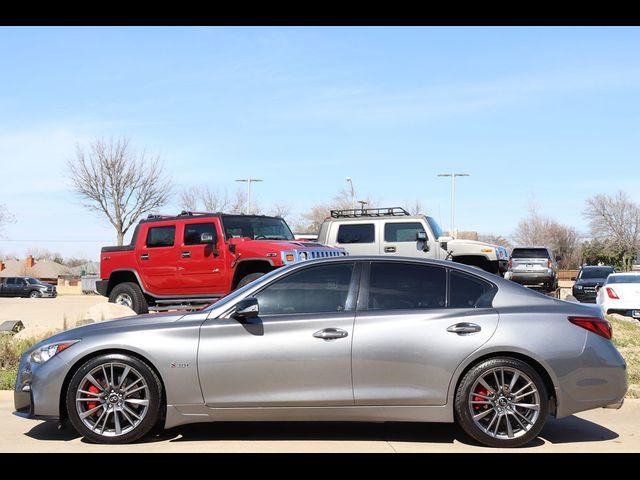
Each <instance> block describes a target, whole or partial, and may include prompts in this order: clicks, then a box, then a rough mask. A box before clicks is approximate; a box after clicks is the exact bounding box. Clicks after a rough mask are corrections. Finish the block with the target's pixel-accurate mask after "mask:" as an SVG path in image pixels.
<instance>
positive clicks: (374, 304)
mask: <svg viewBox="0 0 640 480" xmlns="http://www.w3.org/2000/svg"><path fill="white" fill-rule="evenodd" d="M369 278H370V280H369V302H368V307H369V310H406V309H423V308H444V307H445V304H446V299H447V273H446V271H445V269H444V268H439V267H431V266H426V265H416V264H410V263H388V262H373V263H371V274H370V277H369Z"/></svg>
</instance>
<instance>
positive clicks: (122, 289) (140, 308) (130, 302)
mask: <svg viewBox="0 0 640 480" xmlns="http://www.w3.org/2000/svg"><path fill="white" fill-rule="evenodd" d="M109 301H110V302H111V303H117V304H119V305H124V306H125V307H129V308H130V309H131V310H133V311H134V312H136V313H137V314H142V313H148V312H149V305H148V304H147V300H146V299H145V298H144V294H143V293H142V290H140V287H139V286H138V285H137V284H136V283H133V282H124V283H120V284H118V285H116V286H115V287H113V290H111V293H110V294H109Z"/></svg>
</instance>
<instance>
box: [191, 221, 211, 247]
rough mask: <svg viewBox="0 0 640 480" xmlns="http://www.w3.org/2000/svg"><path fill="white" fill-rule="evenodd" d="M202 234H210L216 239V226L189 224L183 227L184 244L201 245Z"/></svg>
mask: <svg viewBox="0 0 640 480" xmlns="http://www.w3.org/2000/svg"><path fill="white" fill-rule="evenodd" d="M203 233H210V234H211V235H213V238H216V226H215V224H213V223H191V224H186V225H185V226H184V244H185V245H202V244H203V242H202V241H201V240H200V237H201V235H202V234H203Z"/></svg>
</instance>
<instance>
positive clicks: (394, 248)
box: [384, 247, 396, 253]
mask: <svg viewBox="0 0 640 480" xmlns="http://www.w3.org/2000/svg"><path fill="white" fill-rule="evenodd" d="M395 251H396V247H384V253H395Z"/></svg>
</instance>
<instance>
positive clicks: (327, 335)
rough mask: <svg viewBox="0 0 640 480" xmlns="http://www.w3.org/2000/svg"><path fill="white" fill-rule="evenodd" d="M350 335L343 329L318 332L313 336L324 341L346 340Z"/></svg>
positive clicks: (326, 329)
mask: <svg viewBox="0 0 640 480" xmlns="http://www.w3.org/2000/svg"><path fill="white" fill-rule="evenodd" d="M347 335H349V333H348V332H347V331H346V330H342V329H341V328H325V329H324V330H318V331H317V332H316V333H314V334H313V336H314V337H316V338H322V339H324V340H333V339H335V338H344V337H346V336H347Z"/></svg>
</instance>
